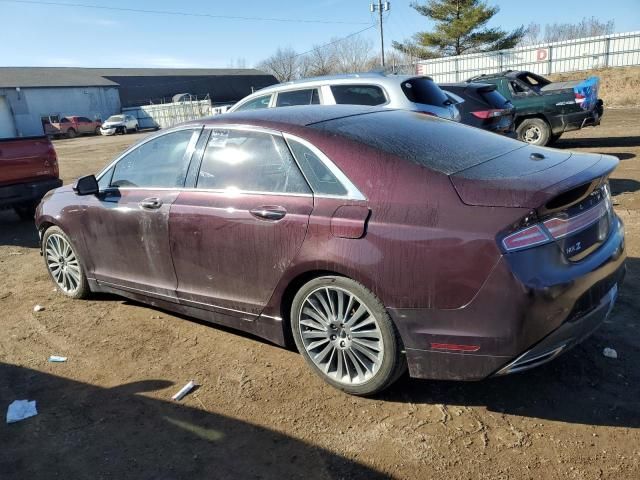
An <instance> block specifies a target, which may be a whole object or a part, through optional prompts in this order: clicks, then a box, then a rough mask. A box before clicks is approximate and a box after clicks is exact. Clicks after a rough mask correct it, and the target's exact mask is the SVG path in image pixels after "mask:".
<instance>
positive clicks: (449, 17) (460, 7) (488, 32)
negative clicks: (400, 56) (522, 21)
mask: <svg viewBox="0 0 640 480" xmlns="http://www.w3.org/2000/svg"><path fill="white" fill-rule="evenodd" d="M411 7H412V8H414V9H415V10H416V11H417V12H418V13H419V14H420V15H424V16H425V17H427V18H430V19H431V20H433V21H434V22H435V24H436V25H435V28H434V30H433V31H432V32H418V33H416V34H415V35H414V37H413V41H409V42H405V43H399V42H394V43H393V46H394V48H396V49H398V50H400V51H402V52H404V53H407V54H409V55H411V56H414V57H419V58H433V57H439V56H451V55H461V54H464V53H474V52H488V51H492V50H502V49H504V48H513V47H515V46H516V44H517V43H518V42H519V41H520V39H521V38H522V37H523V35H524V33H525V28H524V27H520V28H517V29H516V30H514V31H513V32H506V31H504V30H502V29H501V28H489V27H487V26H486V24H487V22H488V21H489V20H490V19H491V18H492V17H493V16H494V15H495V14H496V13H498V11H500V8H499V7H490V6H488V5H487V3H486V2H485V1H483V0H429V1H428V2H427V3H426V4H419V3H413V4H412V5H411Z"/></svg>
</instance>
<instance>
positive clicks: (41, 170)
mask: <svg viewBox="0 0 640 480" xmlns="http://www.w3.org/2000/svg"><path fill="white" fill-rule="evenodd" d="M61 185H62V181H61V180H60V178H59V171H58V157H57V156H56V151H55V150H54V148H53V145H52V144H51V141H50V140H49V139H48V138H47V137H46V136H42V137H22V138H5V139H2V138H0V209H8V208H12V209H14V210H15V211H16V213H17V214H18V215H19V216H20V218H22V219H23V220H33V216H34V213H35V209H36V206H37V205H38V203H40V200H41V199H42V197H43V196H44V194H45V193H47V192H48V191H49V190H51V189H53V188H57V187H59V186H61Z"/></svg>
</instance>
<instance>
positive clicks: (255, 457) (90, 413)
mask: <svg viewBox="0 0 640 480" xmlns="http://www.w3.org/2000/svg"><path fill="white" fill-rule="evenodd" d="M57 367H58V368H60V370H61V371H64V365H58V366H57ZM0 379H2V380H1V383H0V398H2V408H4V409H6V408H7V406H8V405H9V403H10V402H11V401H13V400H14V399H23V400H36V402H37V409H38V415H37V416H35V417H32V418H29V419H26V420H23V421H21V422H18V423H15V424H10V425H5V426H3V427H2V428H0V444H2V446H3V447H2V449H1V450H0V472H2V475H1V476H2V478H3V479H7V480H8V479H25V478H29V479H34V480H37V479H47V480H48V479H50V478H139V479H177V478H193V479H196V478H229V479H235V478H238V479H239V478H263V479H289V478H291V479H293V478H304V479H315V478H318V479H325V478H349V479H382V478H388V477H387V476H386V475H384V474H382V473H380V472H378V471H375V470H373V469H371V468H369V467H367V466H364V465H362V464H360V463H358V462H355V461H352V460H349V459H347V458H345V457H342V456H340V455H337V454H335V453H332V452H329V451H327V450H324V449H322V448H319V447H317V446H314V445H310V444H308V443H305V442H303V441H300V440H297V439H294V438H292V437H289V436H286V435H283V434H281V433H278V432H276V431H272V430H268V429H265V428H262V427H259V426H256V425H251V424H248V423H245V422H243V421H240V420H237V419H234V418H230V417H226V416H223V415H219V414H215V413H209V412H206V411H203V410H199V409H196V408H192V407H188V406H186V405H185V404H184V403H179V402H174V401H171V400H169V398H170V395H171V394H172V393H173V391H174V390H177V389H178V388H179V386H175V385H173V384H172V382H169V381H166V380H148V381H143V382H135V383H130V384H126V385H121V386H117V387H112V388H101V387H97V386H94V385H90V384H86V383H81V382H77V381H74V380H69V379H66V378H63V377H60V376H55V375H51V374H48V373H44V372H40V371H36V370H31V369H27V368H22V367H18V366H14V365H9V364H6V363H0ZM163 389H164V390H166V391H164V392H162V396H163V397H166V398H167V400H159V399H157V398H151V397H150V396H149V395H150V394H149V392H153V391H157V390H163ZM208 407H209V408H210V409H211V410H215V405H209V406H208ZM283 408H286V406H283ZM4 411H6V410H4Z"/></svg>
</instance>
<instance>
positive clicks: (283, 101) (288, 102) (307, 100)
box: [276, 88, 320, 107]
mask: <svg viewBox="0 0 640 480" xmlns="http://www.w3.org/2000/svg"><path fill="white" fill-rule="evenodd" d="M318 103H320V102H319V99H318V90H317V89H315V88H309V89H306V90H294V91H292V92H280V93H278V100H277V101H276V107H292V106H294V105H314V104H318Z"/></svg>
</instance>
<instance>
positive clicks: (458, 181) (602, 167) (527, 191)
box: [450, 146, 618, 208]
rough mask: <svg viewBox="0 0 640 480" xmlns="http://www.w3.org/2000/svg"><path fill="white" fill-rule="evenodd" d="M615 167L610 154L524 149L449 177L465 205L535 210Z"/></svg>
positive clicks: (528, 147) (602, 175) (614, 158)
mask: <svg viewBox="0 0 640 480" xmlns="http://www.w3.org/2000/svg"><path fill="white" fill-rule="evenodd" d="M617 165H618V159H617V158H616V157H613V156H609V155H600V154H587V153H576V152H566V151H562V150H556V149H552V148H543V147H533V146H527V147H524V148H519V149H517V150H514V151H512V152H509V153H506V154H504V155H500V156H497V157H494V158H493V159H491V160H488V161H485V162H483V163H481V164H479V165H475V166H473V167H470V168H468V169H466V170H462V171H460V172H457V173H455V174H453V175H451V176H450V178H451V182H452V183H453V186H454V187H455V189H456V191H457V192H458V195H459V196H460V199H461V200H462V201H463V202H464V203H466V204H468V205H478V206H489V207H523V208H538V207H540V206H541V205H543V204H544V203H545V202H547V201H548V200H550V199H551V198H553V197H555V196H557V195H559V194H560V193H562V192H564V191H567V190H568V189H570V188H573V187H576V186H578V185H582V184H585V183H588V182H590V181H592V180H593V179H594V178H597V177H605V176H607V175H609V174H610V173H611V171H613V169H614V168H615V167H616V166H617Z"/></svg>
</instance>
